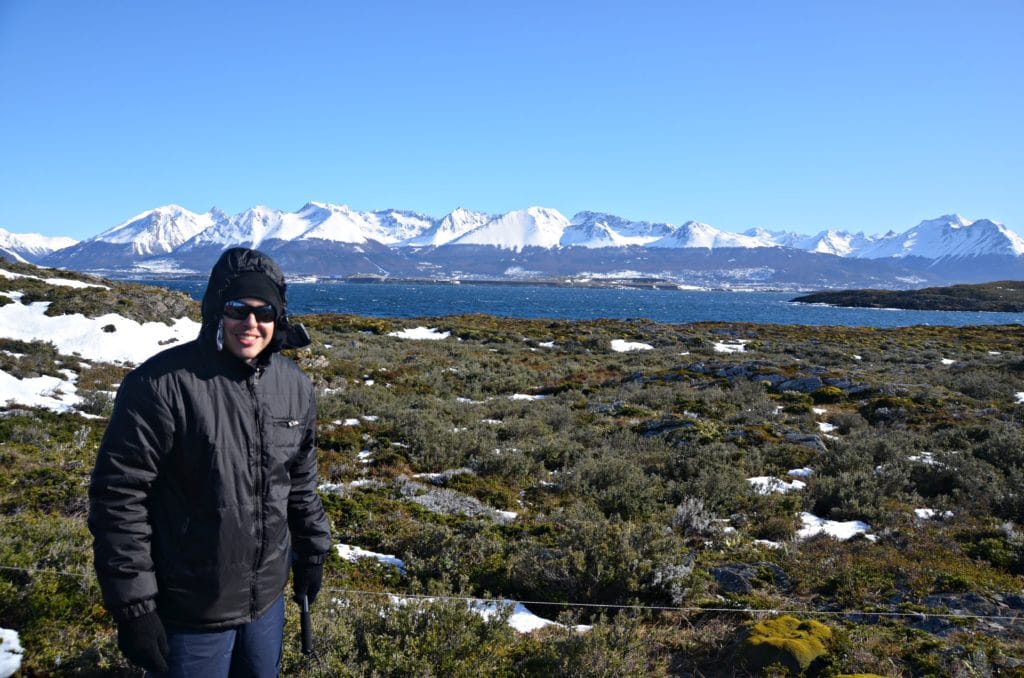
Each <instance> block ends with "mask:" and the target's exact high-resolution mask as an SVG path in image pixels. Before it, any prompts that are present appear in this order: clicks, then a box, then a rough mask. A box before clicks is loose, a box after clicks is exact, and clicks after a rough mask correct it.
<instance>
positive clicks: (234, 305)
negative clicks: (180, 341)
mask: <svg viewBox="0 0 1024 678" xmlns="http://www.w3.org/2000/svg"><path fill="white" fill-rule="evenodd" d="M202 314H203V325H202V329H201V330H200V333H199V337H198V338H197V339H196V340H194V341H192V342H189V343H187V344H184V345H181V346H178V347H176V348H171V349H168V350H166V351H163V352H161V353H159V354H157V355H156V356H154V357H152V358H150V359H149V360H147V361H146V362H145V363H143V364H142V365H141V366H139V367H138V368H137V369H135V370H134V371H132V372H131V373H130V374H129V375H128V376H127V377H126V378H125V380H124V383H122V384H121V387H120V389H119V390H118V394H117V399H116V401H115V403H114V412H113V414H112V415H111V418H110V423H109V425H108V426H107V430H106V433H105V434H104V436H103V441H102V442H101V444H100V450H99V456H98V458H97V460H96V467H95V469H94V470H93V475H92V484H91V486H90V488H89V496H90V500H91V502H90V511H89V529H90V530H91V531H92V534H93V537H94V543H93V552H94V556H95V563H96V571H97V574H98V577H99V582H100V587H101V588H102V590H103V600H104V604H105V605H106V607H107V609H109V610H110V612H111V613H112V614H113V616H114V619H115V621H116V622H117V625H118V645H119V646H120V648H121V651H122V652H124V654H125V656H127V657H128V659H130V660H131V661H132V662H133V663H135V664H137V665H139V666H141V667H142V668H144V669H146V670H148V671H150V672H154V673H168V674H169V675H175V676H204V677H205V676H218V675H220V676H227V675H228V674H229V673H230V675H232V676H236V675H253V676H266V675H276V674H277V673H278V670H279V667H280V659H281V639H282V633H283V627H284V600H283V590H284V587H285V585H286V583H287V580H288V572H289V568H291V570H292V573H293V591H294V596H295V599H296V600H297V601H301V600H302V598H303V596H305V597H307V598H308V600H309V602H312V601H313V600H314V599H315V598H316V595H317V593H318V592H319V590H320V585H321V581H322V577H323V567H324V562H325V560H326V558H327V553H328V551H329V549H330V544H331V542H330V533H329V529H328V523H327V518H326V516H325V515H324V511H323V507H322V505H321V503H320V498H319V496H318V495H317V491H316V472H317V468H316V452H315V432H316V404H315V401H314V395H313V388H312V384H311V383H310V381H309V379H308V378H307V377H306V376H305V375H304V374H302V372H301V371H300V370H299V368H298V366H296V365H295V363H293V362H292V361H291V360H288V359H287V358H285V357H283V356H281V355H280V354H279V353H278V351H280V350H281V349H282V348H287V347H300V346H305V345H308V344H309V336H308V335H307V334H306V332H305V328H303V327H302V326H301V325H292V324H291V323H289V321H288V315H287V302H286V299H285V283H284V276H283V275H282V273H281V270H280V269H279V268H278V266H277V264H275V263H274V261H273V260H271V259H270V257H268V256H266V255H265V254H262V253H261V252H257V251H255V250H249V249H244V248H234V249H229V250H227V251H226V252H224V254H223V255H222V256H221V257H220V259H219V260H218V261H217V263H216V265H215V266H214V267H213V270H212V271H211V273H210V280H209V284H208V285H207V288H206V293H205V294H204V296H203V303H202Z"/></svg>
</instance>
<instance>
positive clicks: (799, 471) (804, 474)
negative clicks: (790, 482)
mask: <svg viewBox="0 0 1024 678" xmlns="http://www.w3.org/2000/svg"><path fill="white" fill-rule="evenodd" d="M812 473H814V471H813V470H811V469H809V468H807V467H806V466H804V467H803V468H793V469H790V470H788V471H786V475H787V476H789V477H791V478H810V477H811V474H812Z"/></svg>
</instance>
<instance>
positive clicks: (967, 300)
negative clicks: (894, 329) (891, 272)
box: [793, 280, 1024, 313]
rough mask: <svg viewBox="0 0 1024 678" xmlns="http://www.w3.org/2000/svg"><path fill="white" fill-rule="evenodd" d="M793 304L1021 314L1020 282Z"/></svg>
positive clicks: (848, 294) (826, 295)
mask: <svg viewBox="0 0 1024 678" xmlns="http://www.w3.org/2000/svg"><path fill="white" fill-rule="evenodd" d="M793 301H798V302H802V303H805V304H829V305H830V306H859V307H866V308H905V309H911V310H919V311H996V312H1004V313H1020V312H1021V311H1024V281H1020V280H1003V281H1001V282H993V283H984V284H979V285H951V286H949V287H927V288H924V289H919V290H837V291H834V292H815V293H814V294H806V295H803V296H800V297H796V298H795V299H793Z"/></svg>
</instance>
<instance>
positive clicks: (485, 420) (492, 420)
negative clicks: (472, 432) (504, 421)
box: [480, 419, 501, 424]
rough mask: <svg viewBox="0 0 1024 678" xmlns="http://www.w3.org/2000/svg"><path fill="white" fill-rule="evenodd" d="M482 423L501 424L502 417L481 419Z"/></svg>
mask: <svg viewBox="0 0 1024 678" xmlns="http://www.w3.org/2000/svg"><path fill="white" fill-rule="evenodd" d="M480 423H481V424H500V423H501V419H481V420H480Z"/></svg>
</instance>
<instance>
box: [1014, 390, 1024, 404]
mask: <svg viewBox="0 0 1024 678" xmlns="http://www.w3.org/2000/svg"><path fill="white" fill-rule="evenodd" d="M1014 395H1016V396H1017V402H1018V403H1024V391H1017V393H1016V394H1014Z"/></svg>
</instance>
